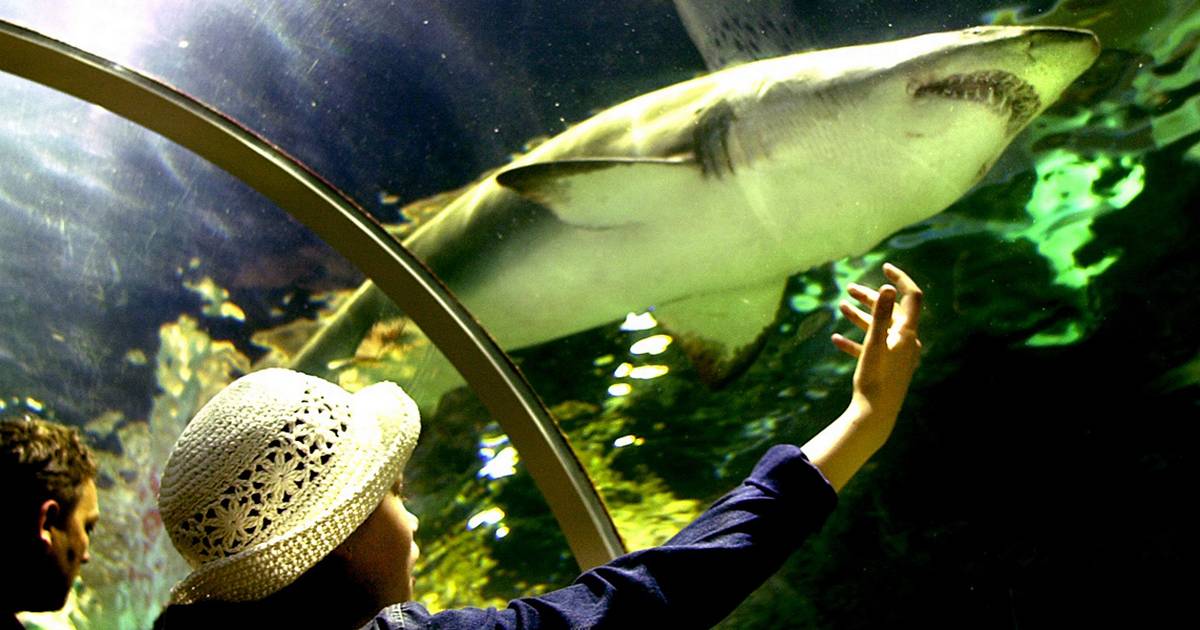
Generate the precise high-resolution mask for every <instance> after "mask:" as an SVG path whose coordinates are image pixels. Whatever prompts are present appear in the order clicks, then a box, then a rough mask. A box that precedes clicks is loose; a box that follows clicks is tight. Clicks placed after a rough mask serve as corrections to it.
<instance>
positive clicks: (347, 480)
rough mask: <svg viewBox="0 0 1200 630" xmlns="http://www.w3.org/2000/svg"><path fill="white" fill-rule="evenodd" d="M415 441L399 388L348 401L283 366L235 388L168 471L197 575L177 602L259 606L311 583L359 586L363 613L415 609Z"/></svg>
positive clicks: (179, 541)
mask: <svg viewBox="0 0 1200 630" xmlns="http://www.w3.org/2000/svg"><path fill="white" fill-rule="evenodd" d="M419 433H420V416H419V414H418V411H417V407H416V404H415V403H413V401H412V399H410V398H409V397H408V396H407V395H406V394H405V393H404V392H403V391H402V390H401V389H400V387H399V386H397V385H395V384H393V383H377V384H375V385H372V386H370V387H366V388H363V389H362V390H360V391H358V392H357V393H354V394H350V393H349V392H347V391H346V390H344V389H342V388H341V387H339V386H337V385H335V384H333V383H330V382H328V381H325V380H322V379H319V378H316V377H313V376H309V375H306V374H301V373H299V372H293V371H291V370H284V369H267V370H262V371H259V372H254V373H252V374H249V375H247V376H243V377H242V378H239V379H238V380H236V381H234V382H233V383H231V384H230V385H229V386H227V387H226V388H225V389H223V390H221V392H219V393H218V394H217V395H216V396H214V397H213V399H212V400H210V401H209V402H208V403H207V404H206V405H205V406H204V407H203V408H202V409H201V410H200V411H199V412H198V413H197V414H196V416H195V417H194V418H193V419H192V421H191V422H190V423H189V424H188V426H187V427H186V428H185V429H184V431H183V433H182V434H181V435H180V437H179V440H178V441H177V442H176V444H175V448H174V450H173V451H172V453H171V456H170V458H169V459H168V460H167V464H166V467H165V469H164V471H163V476H162V484H161V487H160V490H159V511H160V512H161V514H162V518H163V524H164V525H165V527H166V529H167V533H168V534H169V535H170V537H171V541H172V542H173V543H174V545H175V548H176V549H177V550H179V552H180V553H181V554H182V555H183V557H184V558H185V559H186V560H187V561H188V563H189V564H190V565H191V566H192V569H193V571H192V573H191V574H189V575H188V576H187V577H186V578H184V579H183V581H181V582H180V583H179V584H177V585H176V586H175V588H174V589H172V592H171V603H173V604H188V603H196V602H205V601H216V602H258V601H264V600H268V599H269V598H271V597H273V596H277V594H279V593H281V592H283V593H286V592H287V591H288V590H289V589H291V590H295V589H297V588H301V587H303V585H305V584H313V583H316V582H319V583H320V585H319V586H320V587H321V588H336V589H338V590H340V591H342V592H346V591H347V590H348V589H350V588H351V587H353V589H354V593H355V595H356V597H360V598H361V599H362V600H363V602H362V605H366V604H367V603H369V604H370V605H372V606H378V607H379V608H382V607H384V606H386V605H389V604H392V603H396V602H399V601H404V600H407V599H409V598H410V597H411V595H412V563H413V561H415V559H416V547H415V545H414V543H413V539H412V534H413V531H414V530H415V529H416V519H415V518H413V517H412V515H410V514H408V512H407V511H405V510H404V508H403V505H402V504H401V503H400V498H399V489H398V485H397V484H398V483H399V480H400V477H401V474H402V472H403V469H404V465H405V464H406V463H407V462H408V459H409V456H410V455H411V454H412V450H413V447H414V446H415V445H416V442H417V436H418V434H419ZM376 610H378V608H376ZM371 612H372V613H374V612H375V611H374V610H373V611H371Z"/></svg>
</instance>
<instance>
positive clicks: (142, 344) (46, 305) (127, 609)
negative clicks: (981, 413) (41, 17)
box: [0, 76, 574, 628]
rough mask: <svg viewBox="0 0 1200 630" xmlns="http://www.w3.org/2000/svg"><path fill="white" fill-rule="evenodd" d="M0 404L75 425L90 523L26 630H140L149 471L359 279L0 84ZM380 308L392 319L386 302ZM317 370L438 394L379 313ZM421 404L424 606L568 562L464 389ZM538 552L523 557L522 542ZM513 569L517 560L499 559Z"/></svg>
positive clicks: (534, 576) (302, 339)
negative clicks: (71, 574) (91, 529)
mask: <svg viewBox="0 0 1200 630" xmlns="http://www.w3.org/2000/svg"><path fill="white" fill-rule="evenodd" d="M0 105H2V106H3V109H4V110H5V112H6V116H7V118H6V121H15V122H6V123H5V127H4V129H3V133H0V158H2V161H3V162H4V163H5V164H6V165H10V166H11V168H6V169H4V171H3V172H2V173H0V289H2V291H3V295H4V296H5V298H4V304H5V308H4V309H2V310H0V328H2V330H0V357H2V358H3V360H0V401H2V404H0V413H4V414H5V415H6V416H7V415H9V414H20V413H25V412H31V413H35V414H37V415H41V416H44V417H48V418H52V419H55V420H58V421H61V422H66V423H70V424H74V425H77V426H80V427H81V428H83V430H84V431H85V432H86V433H87V434H88V435H89V436H91V438H92V439H93V441H94V442H95V443H96V444H97V445H98V446H99V448H98V450H97V454H98V457H99V459H100V462H101V464H100V470H101V475H102V478H101V480H100V483H99V486H100V490H99V493H100V497H99V498H100V503H101V505H102V511H103V520H102V522H101V524H100V526H99V528H98V529H97V531H96V533H95V535H94V536H93V538H92V550H93V551H92V562H91V563H89V564H88V565H87V566H86V567H85V568H84V571H83V580H82V581H81V582H80V583H79V584H78V585H77V587H76V589H75V591H74V593H73V595H72V598H71V600H70V602H69V604H68V606H67V607H66V608H65V609H64V610H63V611H61V612H58V613H54V614H45V615H30V616H28V617H26V618H25V620H26V622H27V623H28V624H29V625H30V626H31V627H48V628H50V627H54V628H57V627H79V628H146V627H149V625H150V622H151V621H152V619H153V617H154V615H155V614H156V613H157V611H158V610H159V608H160V607H161V605H162V604H163V603H164V602H165V600H166V597H167V592H168V590H169V588H170V587H171V586H172V585H173V584H174V583H175V582H176V581H177V580H178V579H179V578H181V577H182V576H183V575H184V574H185V573H186V571H187V567H186V565H185V563H184V562H183V560H182V559H181V558H180V557H179V556H178V555H177V554H176V553H175V551H174V550H173V548H172V546H171V544H170V541H169V540H168V539H167V537H166V536H165V535H164V534H163V529H162V523H161V520H160V518H159V515H158V512H157V507H156V498H157V491H158V479H159V472H160V471H161V467H162V464H163V463H164V461H165V458H166V456H167V454H168V453H169V451H170V449H171V447H172V445H173V443H174V441H175V438H176V436H178V435H179V433H180V431H182V429H183V427H184V426H185V425H186V423H187V421H188V420H189V419H190V418H191V416H192V415H193V414H194V413H195V411H196V410H198V408H199V407H200V406H201V405H202V404H203V403H204V402H205V401H206V400H207V399H208V398H209V397H211V396H212V395H213V394H214V393H215V392H216V391H218V390H219V389H220V388H221V387H223V386H224V385H225V384H226V383H228V382H229V381H231V380H232V379H233V378H235V377H236V376H237V375H239V374H243V373H246V372H248V371H252V370H256V369H260V368H263V367H266V366H271V365H290V364H291V363H292V361H293V356H294V355H295V353H296V352H298V351H299V350H300V349H301V348H303V347H304V346H305V344H306V343H307V342H308V340H309V339H310V338H311V337H312V336H313V334H314V333H315V332H316V331H318V330H322V329H323V328H325V324H326V322H327V320H328V319H329V318H330V317H331V316H332V314H333V313H334V312H335V311H336V309H337V308H338V307H339V305H341V304H342V303H344V302H345V301H346V300H347V299H348V297H349V295H350V294H351V291H352V290H353V288H354V287H356V286H358V284H359V283H361V282H362V277H361V275H360V274H359V273H358V272H357V271H356V270H355V269H354V268H353V267H351V266H350V265H349V264H348V263H347V262H346V261H345V260H344V259H342V258H341V257H340V256H338V255H337V254H336V253H335V252H333V251H332V250H331V249H330V248H329V247H328V246H326V245H325V244H324V243H322V242H320V241H319V240H318V239H316V238H315V237H314V236H313V235H312V234H311V233H309V232H308V231H307V230H305V229H304V228H302V227H301V226H299V225H298V224H296V223H295V222H294V221H293V220H291V219H290V217H288V216H287V215H286V214H285V213H283V212H282V211H280V210H278V209H277V208H274V207H272V206H271V205H270V204H268V203H266V202H265V201H264V200H263V199H262V198H261V197H259V196H258V195H257V194H256V193H254V192H253V191H251V190H250V189H248V188H247V187H246V186H244V185H242V184H241V183H240V182H237V181H236V180H233V179H232V178H230V177H228V176H227V175H225V174H224V173H223V172H221V171H219V170H216V169H214V168H213V167H211V166H210V165H208V164H206V163H205V162H203V161H202V160H199V159H197V158H195V157H194V156H193V155H191V154H189V153H187V152H185V151H183V150H181V149H179V148H178V147H176V146H174V145H172V144H171V143H169V142H166V141H164V140H162V139H161V138H158V137H156V136H154V135H152V134H150V133H147V132H145V131H144V130H142V129H141V128H139V127H137V126H135V125H133V124H130V123H128V122H126V121H124V120H121V119H119V118H116V117H115V116H112V115H110V114H108V113H107V112H104V111H103V110H100V109H98V108H95V107H93V106H90V105H87V104H84V103H80V102H78V101H75V100H73V99H70V98H67V97H64V96H62V95H60V94H57V93H55V92H52V91H50V90H45V89H43V88H40V87H38V86H34V85H30V84H27V83H26V82H24V81H21V80H18V79H15V78H12V77H8V76H0ZM385 311H386V312H388V313H394V312H395V311H396V308H395V307H394V306H390V305H389V306H388V307H387V308H386V309H385ZM378 319H379V320H380V321H378V322H377V323H376V324H375V325H373V326H371V327H370V329H369V332H368V334H367V335H365V337H364V338H362V339H358V340H355V341H353V342H352V343H351V344H350V345H349V351H348V352H347V353H345V354H343V355H340V356H337V357H333V359H332V360H331V361H329V362H328V363H327V364H326V365H324V366H322V367H323V370H324V371H325V373H326V374H327V375H328V376H330V377H331V378H333V379H334V380H336V381H338V382H339V383H340V384H341V385H343V386H344V387H346V388H348V389H351V390H355V389H358V388H360V387H363V386H366V385H368V384H370V383H373V382H375V381H378V380H383V379H388V380H393V381H396V382H399V383H400V384H402V386H404V387H405V388H407V389H408V390H409V391H410V392H412V393H413V395H414V396H415V397H416V398H418V399H420V398H422V397H424V394H423V392H425V391H426V390H427V389H428V388H430V387H436V388H438V391H439V394H441V393H442V392H444V391H445V390H446V389H447V388H446V387H445V385H444V383H445V382H450V383H452V384H455V385H457V384H460V383H461V378H459V377H458V376H457V374H447V373H446V371H447V370H450V367H449V363H448V362H447V361H446V360H445V359H444V358H443V357H441V356H440V354H439V353H437V352H436V350H434V349H433V348H432V347H431V346H430V344H429V342H428V340H427V339H426V338H425V337H424V335H422V334H421V332H420V330H418V329H417V328H416V326H415V325H411V324H405V323H404V322H403V320H398V319H389V318H383V317H379V318H378ZM449 397H451V398H453V399H454V400H455V401H456V404H455V405H454V406H453V411H451V412H446V413H438V412H436V411H435V408H434V407H429V408H428V409H427V410H426V411H425V435H424V436H423V437H422V439H421V446H420V447H419V449H418V452H417V453H416V455H415V456H414V459H413V460H412V462H411V464H410V467H409V471H408V473H409V478H408V479H407V487H408V489H409V492H411V493H413V495H414V496H413V497H412V499H411V501H410V507H411V509H413V510H414V511H416V512H417V513H419V514H420V518H421V522H422V526H421V537H422V547H423V548H424V550H425V556H424V557H423V559H422V562H421V563H420V564H419V565H418V571H419V572H420V575H421V578H420V579H419V584H420V585H421V587H422V589H423V590H422V593H423V597H424V599H425V600H426V601H428V602H429V603H430V604H431V605H432V606H438V607H441V606H449V605H465V604H468V603H471V604H488V603H492V604H502V603H503V601H505V600H507V599H509V598H512V597H516V596H519V595H522V594H525V593H529V592H533V591H536V590H539V589H542V588H544V587H545V586H546V585H551V584H559V583H562V582H563V581H564V580H566V579H568V578H569V576H570V574H571V573H573V571H574V562H573V560H572V558H571V556H570V553H569V552H568V551H567V548H566V544H565V541H564V540H563V538H562V536H561V535H560V534H559V533H558V530H557V525H556V524H555V522H554V519H553V517H552V516H550V513H549V510H548V508H547V507H546V505H545V502H544V501H543V500H542V499H541V496H540V494H539V493H538V492H537V490H536V488H535V486H534V484H533V482H532V480H531V479H530V477H529V475H528V473H527V472H526V471H525V469H524V467H523V465H522V463H521V460H520V457H519V455H518V453H517V452H516V450H515V448H514V447H512V446H511V445H510V444H508V442H507V438H506V437H505V436H504V435H503V434H502V433H501V432H500V431H499V429H498V427H497V426H496V424H495V423H493V422H492V421H491V420H490V419H489V418H488V414H487V412H486V410H485V409H484V407H483V406H482V405H481V404H480V403H479V402H478V401H476V400H475V399H474V396H473V395H472V394H471V393H470V391H469V390H467V389H465V388H454V389H453V391H452V392H451V393H450V394H449ZM530 548H536V549H538V550H539V553H538V555H537V556H536V557H535V558H532V559H521V558H520V556H521V553H520V552H518V551H516V550H517V549H530ZM510 556H511V557H512V558H510Z"/></svg>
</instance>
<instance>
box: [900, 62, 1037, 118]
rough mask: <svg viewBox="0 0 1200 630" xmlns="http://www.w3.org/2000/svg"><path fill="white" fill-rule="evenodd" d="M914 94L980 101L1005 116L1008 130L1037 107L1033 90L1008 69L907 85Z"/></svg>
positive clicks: (971, 73)
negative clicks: (1007, 70) (1006, 70)
mask: <svg viewBox="0 0 1200 630" xmlns="http://www.w3.org/2000/svg"><path fill="white" fill-rule="evenodd" d="M909 93H910V94H912V95H913V96H914V97H922V96H941V97H945V98H953V99H961V100H968V101H974V102H977V103H982V104H984V105H987V106H988V107H990V108H992V109H993V110H994V111H996V113H998V114H1002V115H1007V116H1008V130H1009V131H1010V132H1011V131H1015V130H1017V129H1020V128H1021V127H1023V126H1024V125H1025V123H1027V122H1029V120H1030V119H1031V118H1033V115H1034V114H1035V113H1037V111H1038V109H1040V108H1041V103H1042V101H1041V99H1040V98H1039V97H1038V93H1037V90H1036V89H1035V88H1034V87H1033V86H1032V85H1030V84H1029V83H1026V82H1025V81H1023V80H1021V78H1020V77H1018V76H1017V75H1015V74H1012V73H1011V72H1005V71H1003V70H984V71H980V72H968V73H965V74H952V75H950V76H948V77H944V78H941V79H935V80H932V81H925V82H914V83H913V84H911V85H910V86H909Z"/></svg>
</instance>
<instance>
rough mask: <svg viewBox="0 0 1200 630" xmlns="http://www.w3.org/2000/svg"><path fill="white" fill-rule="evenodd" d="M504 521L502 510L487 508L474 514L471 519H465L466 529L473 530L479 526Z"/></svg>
mask: <svg viewBox="0 0 1200 630" xmlns="http://www.w3.org/2000/svg"><path fill="white" fill-rule="evenodd" d="M503 519H504V510H501V509H500V508H496V507H494V508H488V509H486V510H484V511H482V512H478V513H476V514H475V515H474V516H472V517H471V518H469V519H467V529H475V528H476V527H479V526H480V525H495V524H496V523H499V522H500V521H501V520H503Z"/></svg>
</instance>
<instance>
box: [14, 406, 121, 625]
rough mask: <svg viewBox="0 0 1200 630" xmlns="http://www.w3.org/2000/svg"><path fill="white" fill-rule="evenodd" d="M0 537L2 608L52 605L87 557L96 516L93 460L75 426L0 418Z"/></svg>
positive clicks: (58, 601)
mask: <svg viewBox="0 0 1200 630" xmlns="http://www.w3.org/2000/svg"><path fill="white" fill-rule="evenodd" d="M0 479H3V484H0V497H3V499H2V501H0V502H2V503H3V505H4V510H5V517H4V518H3V519H0V540H3V544H4V545H6V546H7V550H6V551H5V552H3V553H4V555H6V556H7V557H8V560H7V561H5V562H4V563H3V566H4V567H5V569H4V570H3V571H0V573H2V574H3V575H4V577H5V578H6V579H5V582H6V583H7V586H5V587H4V589H3V591H4V594H3V595H2V596H0V603H3V604H4V605H5V607H6V608H8V609H9V611H8V612H17V611H49V610H58V609H59V608H62V607H63V604H64V603H66V601H67V595H68V594H69V593H70V590H71V585H72V584H73V583H74V582H75V578H76V577H78V575H79V568H80V566H81V565H83V564H84V563H86V562H87V561H88V560H89V559H90V556H89V549H88V546H89V543H90V537H91V532H92V528H93V527H95V526H96V523H97V522H98V521H99V520H100V510H99V505H98V504H97V501H96V482H95V479H96V461H95V459H94V458H93V456H92V453H91V451H90V450H88V448H87V446H85V445H84V443H83V440H82V439H81V438H80V436H79V432H78V431H76V430H75V429H73V428H68V427H65V426H62V425H59V424H54V423H52V422H47V421H44V420H39V419H35V418H24V419H14V420H5V421H0Z"/></svg>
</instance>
